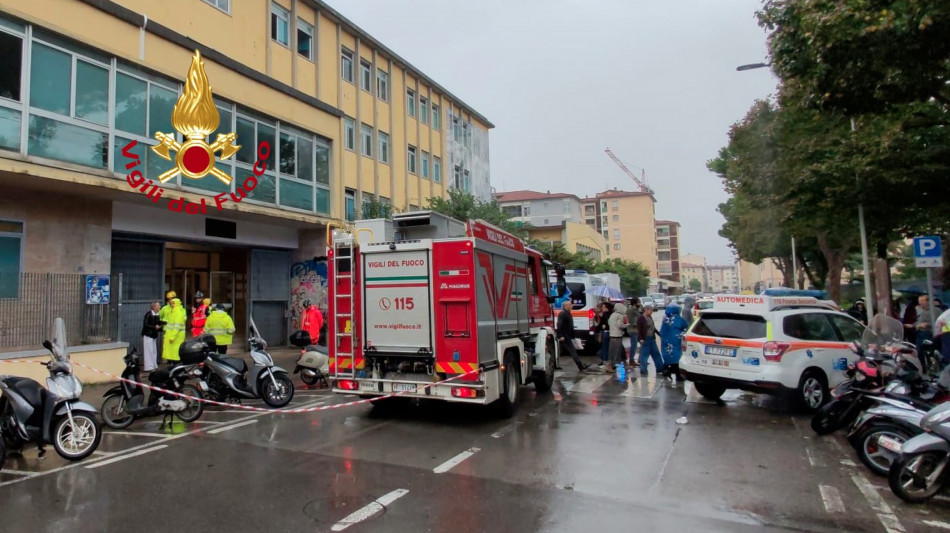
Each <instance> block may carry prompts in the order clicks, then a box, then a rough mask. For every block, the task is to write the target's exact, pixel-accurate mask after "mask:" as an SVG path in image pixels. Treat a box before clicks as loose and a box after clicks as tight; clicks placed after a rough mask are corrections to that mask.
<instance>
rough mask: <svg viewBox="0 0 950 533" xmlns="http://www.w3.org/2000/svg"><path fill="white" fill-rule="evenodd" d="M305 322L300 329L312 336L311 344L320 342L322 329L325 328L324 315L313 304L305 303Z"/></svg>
mask: <svg viewBox="0 0 950 533" xmlns="http://www.w3.org/2000/svg"><path fill="white" fill-rule="evenodd" d="M304 309H305V311H304V313H303V322H302V323H301V324H300V328H301V329H303V330H305V331H306V332H307V333H309V334H310V344H318V343H319V342H320V329H321V328H323V313H321V312H320V309H318V308H317V306H315V305H313V304H312V303H310V302H309V301H308V302H305V303H304Z"/></svg>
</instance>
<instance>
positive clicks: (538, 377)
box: [534, 344, 554, 394]
mask: <svg viewBox="0 0 950 533" xmlns="http://www.w3.org/2000/svg"><path fill="white" fill-rule="evenodd" d="M544 357H545V359H546V360H547V363H546V364H545V365H544V372H535V375H534V390H536V391H538V392H540V393H542V394H543V393H545V392H548V391H550V390H551V387H553V386H554V348H553V347H552V346H551V345H550V344H549V345H548V346H547V348H545V350H544Z"/></svg>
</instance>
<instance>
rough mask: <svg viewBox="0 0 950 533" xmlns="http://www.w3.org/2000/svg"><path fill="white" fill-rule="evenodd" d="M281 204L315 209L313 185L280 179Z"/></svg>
mask: <svg viewBox="0 0 950 533" xmlns="http://www.w3.org/2000/svg"><path fill="white" fill-rule="evenodd" d="M280 205H285V206H287V207H296V208H297V209H306V210H307V211H313V185H305V184H303V183H297V182H296V181H290V180H286V179H282V180H280Z"/></svg>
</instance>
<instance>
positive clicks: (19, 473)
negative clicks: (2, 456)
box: [0, 468, 39, 477]
mask: <svg viewBox="0 0 950 533" xmlns="http://www.w3.org/2000/svg"><path fill="white" fill-rule="evenodd" d="M0 474H13V475H14V476H26V477H33V476H37V475H39V472H24V471H23V470H11V469H9V468H4V469H3V470H0Z"/></svg>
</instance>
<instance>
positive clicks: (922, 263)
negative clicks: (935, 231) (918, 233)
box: [914, 236, 943, 268]
mask: <svg viewBox="0 0 950 533" xmlns="http://www.w3.org/2000/svg"><path fill="white" fill-rule="evenodd" d="M914 262H915V263H916V266H917V268H940V267H942V266H943V249H942V246H941V243H940V237H939V236H929V237H914Z"/></svg>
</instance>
